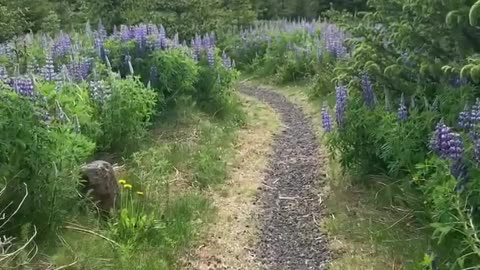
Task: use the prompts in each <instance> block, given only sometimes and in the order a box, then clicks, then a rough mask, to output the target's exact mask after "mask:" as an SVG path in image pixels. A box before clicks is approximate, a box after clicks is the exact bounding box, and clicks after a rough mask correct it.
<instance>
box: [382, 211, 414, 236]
mask: <svg viewBox="0 0 480 270" xmlns="http://www.w3.org/2000/svg"><path fill="white" fill-rule="evenodd" d="M411 216H412V215H411V214H406V215H405V216H404V217H402V218H401V219H399V220H397V221H395V222H394V223H393V224H392V225H390V226H388V228H386V229H383V230H381V231H382V232H384V231H387V230H390V229H391V228H393V227H394V226H395V225H397V224H398V223H400V222H401V221H402V220H404V219H406V218H407V217H411Z"/></svg>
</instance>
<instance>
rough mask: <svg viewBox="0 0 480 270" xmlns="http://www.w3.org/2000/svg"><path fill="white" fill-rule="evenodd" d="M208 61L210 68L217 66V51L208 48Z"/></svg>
mask: <svg viewBox="0 0 480 270" xmlns="http://www.w3.org/2000/svg"><path fill="white" fill-rule="evenodd" d="M207 60H208V65H209V66H210V67H214V66H215V50H214V49H213V47H208V48H207Z"/></svg>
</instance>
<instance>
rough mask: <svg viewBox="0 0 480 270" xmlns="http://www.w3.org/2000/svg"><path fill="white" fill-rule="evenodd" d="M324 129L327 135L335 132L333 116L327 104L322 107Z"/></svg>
mask: <svg viewBox="0 0 480 270" xmlns="http://www.w3.org/2000/svg"><path fill="white" fill-rule="evenodd" d="M322 127H323V130H324V131H325V132H327V133H329V132H331V131H332V130H333V123H332V115H331V114H330V109H329V108H328V106H327V104H323V106H322Z"/></svg>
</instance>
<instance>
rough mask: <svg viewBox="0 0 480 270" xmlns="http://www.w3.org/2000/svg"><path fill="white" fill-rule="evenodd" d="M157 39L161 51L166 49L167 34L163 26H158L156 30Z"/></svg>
mask: <svg viewBox="0 0 480 270" xmlns="http://www.w3.org/2000/svg"><path fill="white" fill-rule="evenodd" d="M158 38H159V39H160V45H161V47H162V48H163V49H165V48H167V32H166V31H165V28H164V27H163V25H160V28H159V29H158Z"/></svg>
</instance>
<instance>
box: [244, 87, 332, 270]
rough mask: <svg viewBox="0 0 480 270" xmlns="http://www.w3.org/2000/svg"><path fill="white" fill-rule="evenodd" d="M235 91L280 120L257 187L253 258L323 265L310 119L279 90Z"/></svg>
mask: <svg viewBox="0 0 480 270" xmlns="http://www.w3.org/2000/svg"><path fill="white" fill-rule="evenodd" d="M241 92H242V93H244V94H247V95H250V96H253V97H255V98H257V99H259V100H260V101H262V102H265V103H267V104H268V105H270V106H271V107H272V108H273V109H274V110H275V111H276V112H277V113H278V114H279V115H280V118H281V121H282V124H283V125H284V128H283V130H282V132H280V133H279V134H278V135H277V136H276V137H275V139H274V144H273V151H272V154H271V156H270V161H269V165H268V169H267V171H266V174H265V178H264V182H263V188H262V191H261V192H260V193H259V197H258V202H257V204H258V207H259V211H258V213H257V217H256V219H257V221H256V223H257V224H259V225H258V226H259V228H258V229H259V231H258V234H259V235H258V243H257V244H256V247H255V248H254V250H255V251H254V253H255V257H256V259H257V260H258V261H259V262H260V263H261V265H262V268H265V269H274V270H282V269H295V270H303V269H325V268H327V265H328V262H329V259H330V254H329V251H328V248H327V247H328V243H327V237H326V236H325V235H324V234H323V233H322V232H321V230H320V226H319V221H320V220H321V215H322V212H324V211H323V210H324V209H322V208H323V207H322V204H321V198H320V197H319V195H318V194H319V192H318V189H317V188H318V187H319V185H320V183H319V181H320V177H319V175H320V172H319V164H320V162H319V146H318V144H317V140H316V137H315V132H314V129H313V127H312V123H311V120H310V119H309V118H307V117H306V115H305V114H304V113H303V112H302V110H301V109H300V108H299V107H297V106H296V105H294V104H292V103H291V102H289V101H288V100H287V99H286V97H284V96H283V95H281V94H279V93H277V92H275V91H271V90H266V89H262V88H260V87H256V86H243V87H242V89H241Z"/></svg>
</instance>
